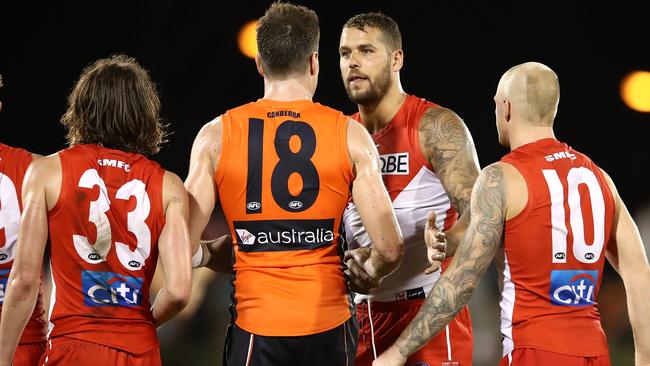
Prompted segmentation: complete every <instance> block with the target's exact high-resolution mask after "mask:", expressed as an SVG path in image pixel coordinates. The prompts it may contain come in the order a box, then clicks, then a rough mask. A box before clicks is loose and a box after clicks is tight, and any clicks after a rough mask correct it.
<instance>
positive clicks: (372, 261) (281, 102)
mask: <svg viewBox="0 0 650 366" xmlns="http://www.w3.org/2000/svg"><path fill="white" fill-rule="evenodd" d="M319 36H320V30H319V25H318V17H317V15H316V14H315V13H314V12H313V11H312V10H309V9H307V8H305V7H303V6H296V5H293V4H289V3H280V2H277V3H274V4H272V5H271V6H270V7H269V9H268V10H267V11H266V13H265V15H264V16H263V17H262V18H260V21H259V25H258V27H257V43H258V49H259V52H260V53H259V55H258V56H257V57H256V64H257V69H258V71H259V73H260V75H262V76H263V77H264V97H263V99H259V100H257V101H256V102H252V103H248V104H245V105H243V106H240V107H237V108H234V109H231V110H229V111H227V112H226V113H225V114H223V115H222V116H220V117H218V118H217V119H215V120H214V121H212V122H210V123H208V124H206V125H205V126H204V127H203V129H202V130H201V131H200V132H199V134H198V136H197V138H196V140H195V142H194V146H193V148H192V157H191V162H190V171H189V174H188V177H187V180H186V182H185V184H186V187H187V190H188V192H189V194H190V224H191V225H190V235H191V237H192V241H193V242H195V243H196V242H198V241H199V239H200V237H201V233H202V231H203V230H204V229H205V227H206V224H207V222H208V220H209V218H210V214H211V212H212V210H213V209H214V206H215V202H216V200H217V199H218V200H219V202H220V203H221V206H222V207H223V210H224V214H225V216H226V219H227V221H228V224H229V226H230V231H231V233H232V238H233V240H232V241H233V244H234V263H233V264H232V269H233V271H234V273H235V280H234V288H235V293H234V295H233V305H232V307H231V309H232V322H233V323H232V324H231V327H230V328H229V331H228V338H227V342H226V352H225V364H226V365H229V366H244V365H249V364H252V365H256V364H257V365H278V366H279V365H310V366H313V365H350V366H351V365H352V364H353V361H354V353H355V352H356V342H357V326H356V322H355V320H356V319H355V317H354V315H353V314H354V308H353V307H352V302H351V300H350V299H349V291H348V286H347V283H346V278H345V274H344V268H343V263H342V254H343V250H344V248H342V245H341V240H342V238H341V237H340V232H339V228H340V226H341V222H340V221H341V216H342V214H343V210H344V208H345V205H346V203H347V201H348V195H349V191H350V186H352V196H353V197H354V199H355V201H356V202H357V203H358V205H359V211H360V213H361V218H362V219H363V220H364V223H366V224H367V226H366V227H367V229H368V232H369V234H370V237H371V238H372V240H373V242H374V244H375V250H373V251H372V253H371V254H370V256H369V257H368V258H367V260H366V261H363V262H362V263H361V266H363V267H364V268H365V269H366V271H367V272H368V273H369V274H370V276H371V277H372V278H373V279H374V280H379V279H380V278H381V277H383V276H385V275H387V274H388V273H390V272H391V271H393V270H394V269H395V268H396V267H397V266H398V265H399V261H400V258H401V254H402V238H401V234H400V231H399V227H398V225H397V222H396V219H395V215H394V213H393V210H392V208H391V205H390V199H389V197H388V194H387V192H386V189H385V188H384V187H383V185H382V182H381V176H380V171H379V160H378V155H377V150H376V148H375V147H374V145H373V144H372V140H371V139H370V136H369V135H368V133H367V132H366V131H365V129H364V128H363V127H362V126H361V125H359V124H358V123H357V122H355V121H352V120H351V119H349V118H348V117H346V116H344V115H343V114H342V113H341V112H339V111H336V110H334V109H331V108H328V107H325V106H323V105H320V104H318V103H314V102H313V101H312V97H313V95H314V92H315V90H316V85H317V81H318V71H319V65H318V43H319ZM231 250H232V247H231ZM227 252H228V253H227V255H226V256H227V257H228V258H230V250H228V251H227ZM204 253H206V254H208V251H207V250H205V251H204ZM210 254H212V253H210ZM212 259H218V258H210V259H207V260H206V261H208V265H210V263H209V260H212ZM221 259H223V258H221ZM211 268H212V267H211Z"/></svg>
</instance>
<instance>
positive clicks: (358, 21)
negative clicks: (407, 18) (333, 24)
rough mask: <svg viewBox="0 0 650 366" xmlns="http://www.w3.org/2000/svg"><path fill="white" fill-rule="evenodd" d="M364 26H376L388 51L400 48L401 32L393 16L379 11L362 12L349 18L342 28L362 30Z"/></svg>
mask: <svg viewBox="0 0 650 366" xmlns="http://www.w3.org/2000/svg"><path fill="white" fill-rule="evenodd" d="M365 27H371V28H377V29H379V30H380V31H381V32H382V34H383V35H384V44H385V45H386V46H387V48H388V49H389V51H391V52H392V51H395V50H399V49H402V33H400V31H399V27H398V26H397V22H395V20H393V18H391V17H389V16H388V15H386V14H384V13H381V12H372V13H363V14H358V15H355V16H353V17H352V18H350V19H349V20H348V21H347V22H346V23H345V25H343V28H357V29H359V30H363V28H365Z"/></svg>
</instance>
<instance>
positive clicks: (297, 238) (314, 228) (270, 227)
mask: <svg viewBox="0 0 650 366" xmlns="http://www.w3.org/2000/svg"><path fill="white" fill-rule="evenodd" d="M233 226H234V228H235V233H236V234H237V244H238V246H239V250H240V251H243V252H276V251H287V250H305V249H316V248H321V247H324V246H327V245H330V244H332V242H333V241H334V236H335V235H334V220H333V219H325V220H257V221H234V222H233Z"/></svg>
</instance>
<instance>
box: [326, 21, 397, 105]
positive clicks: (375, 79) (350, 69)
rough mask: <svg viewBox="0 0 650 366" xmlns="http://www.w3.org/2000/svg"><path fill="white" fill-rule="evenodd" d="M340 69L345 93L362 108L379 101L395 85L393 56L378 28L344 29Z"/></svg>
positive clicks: (341, 42)
mask: <svg viewBox="0 0 650 366" xmlns="http://www.w3.org/2000/svg"><path fill="white" fill-rule="evenodd" d="M339 56H340V61H339V66H340V68H341V77H342V78H343V85H344V86H345V91H347V93H348V97H350V99H351V100H352V101H353V102H355V103H357V104H360V105H369V104H375V103H377V102H379V101H380V100H381V99H382V98H383V96H384V95H386V93H387V92H388V88H389V87H390V85H391V83H392V79H391V74H392V70H391V62H390V60H391V57H390V56H391V55H390V53H389V52H388V50H387V49H386V46H385V44H384V43H383V42H382V33H381V31H380V30H379V29H377V28H369V27H366V28H365V29H364V30H359V29H357V28H347V27H346V28H343V32H342V33H341V41H340V43H339Z"/></svg>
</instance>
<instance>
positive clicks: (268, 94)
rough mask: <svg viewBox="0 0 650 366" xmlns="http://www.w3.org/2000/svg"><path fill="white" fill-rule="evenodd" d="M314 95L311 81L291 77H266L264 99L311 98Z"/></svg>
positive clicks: (288, 99)
mask: <svg viewBox="0 0 650 366" xmlns="http://www.w3.org/2000/svg"><path fill="white" fill-rule="evenodd" d="M313 96H314V93H313V91H312V90H311V88H310V87H309V81H307V80H303V79H298V78H290V79H285V80H268V79H264V99H270V100H277V101H292V100H305V99H306V100H311V99H312V98H313Z"/></svg>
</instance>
